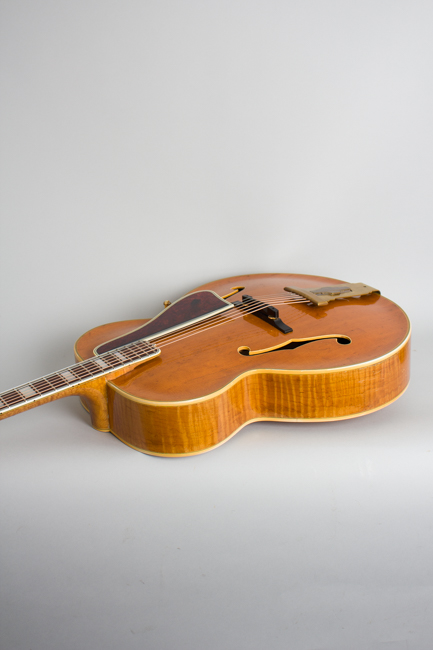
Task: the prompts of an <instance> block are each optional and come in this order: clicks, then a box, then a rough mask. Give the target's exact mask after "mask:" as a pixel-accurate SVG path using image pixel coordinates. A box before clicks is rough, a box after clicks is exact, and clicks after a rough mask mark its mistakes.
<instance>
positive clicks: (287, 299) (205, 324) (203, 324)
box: [102, 296, 309, 350]
mask: <svg viewBox="0 0 433 650" xmlns="http://www.w3.org/2000/svg"><path fill="white" fill-rule="evenodd" d="M308 302H309V301H308V300H307V299H306V298H301V297H298V298H296V297H295V296H284V301H278V302H275V301H272V303H271V302H269V303H268V305H271V306H276V305H286V304H287V305H291V304H299V303H304V304H306V303H308ZM252 303H254V304H251V303H250V304H247V303H242V306H243V307H244V309H239V312H236V316H235V315H234V314H233V311H232V310H231V311H230V313H228V312H224V313H223V314H221V313H220V314H215V316H211V317H210V318H208V319H207V320H204V321H200V322H199V323H192V324H191V325H187V324H186V325H185V327H183V328H182V330H181V331H176V332H169V333H167V334H162V335H161V336H160V337H157V338H155V339H152V342H153V341H158V342H159V341H170V342H172V341H173V342H175V340H179V339H182V338H184V336H183V334H184V333H186V334H188V335H190V334H195V333H198V332H200V331H202V330H203V329H206V330H207V329H210V327H212V326H214V325H219V324H223V323H228V322H231V321H233V320H236V319H237V318H241V317H243V316H245V315H248V314H253V313H254V312H256V311H261V310H262V309H263V305H258V304H257V303H258V301H257V300H256V299H253V301H252ZM232 304H233V303H232ZM118 338H122V337H118ZM144 339H146V336H143V337H142V338H141V339H137V340H144ZM174 339H175V340H174ZM102 345H103V344H102ZM119 347H121V346H119ZM114 349H115V348H113V350H114Z"/></svg>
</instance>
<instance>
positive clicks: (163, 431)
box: [0, 274, 410, 456]
mask: <svg viewBox="0 0 433 650" xmlns="http://www.w3.org/2000/svg"><path fill="white" fill-rule="evenodd" d="M167 302H168V301H167ZM409 338H410V323H409V320H408V318H407V316H406V314H405V313H404V312H403V310H402V309H401V308H400V307H398V306H397V305H396V304H395V303H393V302H391V301H390V300H388V299H386V298H384V297H383V296H381V295H380V293H379V291H378V290H377V289H374V288H373V287H369V286H367V285H364V284H362V283H357V284H350V283H344V282H342V281H341V280H335V279H331V278H324V277H319V276H307V275H294V274H260V275H245V276H237V277H231V278H227V279H224V280H218V281H216V282H212V283H209V284H206V285H203V286H201V287H198V288H196V289H194V290H192V291H191V292H189V293H188V294H187V295H186V296H185V297H183V298H181V299H179V300H177V301H176V302H174V303H173V304H168V305H167V303H166V309H164V310H163V311H162V312H161V313H160V314H159V315H157V316H156V317H155V318H153V319H151V320H144V319H142V320H134V321H121V322H117V323H110V324H108V325H102V326H99V327H96V328H95V329H92V330H90V331H89V332H87V333H86V334H84V335H83V336H82V337H81V338H80V339H79V340H78V341H77V343H76V345H75V356H76V361H77V363H76V364H74V365H73V366H70V367H69V368H66V369H63V370H62V371H59V372H57V373H53V374H52V375H49V376H47V377H45V378H41V379H39V380H35V381H34V382H31V383H29V384H25V385H24V386H21V387H18V388H16V389H13V390H11V391H7V392H6V393H3V394H1V395H0V418H1V417H7V416H9V415H13V414H15V413H18V412H20V411H23V410H27V409H28V408H32V407H33V406H37V405H38V404H40V403H44V402H46V401H51V400H53V399H58V398H60V397H63V396H65V395H79V396H80V397H81V400H82V402H83V405H84V406H85V407H86V408H87V409H88V410H89V411H90V415H91V419H92V424H93V426H94V427H95V428H98V429H100V430H106V431H111V432H112V433H114V435H116V436H117V437H118V438H119V439H121V440H122V441H123V442H125V443H126V444H128V445H130V446H131V447H133V448H135V449H138V450H139V451H143V452H146V453H149V454H155V455H161V456H179V455H191V454H197V453H201V452H203V451H207V450H209V449H212V448H214V447H216V446H218V445H219V444H222V443H223V442H225V441H226V440H227V439H228V438H230V437H231V436H232V435H234V433H236V431H238V430H239V429H240V428H241V427H243V426H244V425H245V424H247V423H248V422H252V421H257V420H284V421H324V420H334V419H344V418H351V417H356V416H359V415H364V414H367V413H370V412H372V411H375V410H377V409H379V408H382V407H384V406H386V405H387V404H390V403H391V402H393V401H394V400H395V399H397V398H398V397H399V396H400V395H401V394H402V393H403V392H404V390H405V389H406V387H407V384H408V381H409Z"/></svg>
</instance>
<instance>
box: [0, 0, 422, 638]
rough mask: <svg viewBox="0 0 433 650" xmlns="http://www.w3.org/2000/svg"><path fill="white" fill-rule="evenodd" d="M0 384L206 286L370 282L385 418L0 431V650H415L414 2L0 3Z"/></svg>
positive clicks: (418, 453) (61, 406) (69, 402)
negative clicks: (81, 340) (113, 325)
mask: <svg viewBox="0 0 433 650" xmlns="http://www.w3.org/2000/svg"><path fill="white" fill-rule="evenodd" d="M0 22H1V25H0V48H1V63H0V66H1V67H0V73H1V96H2V100H1V108H0V110H1V115H0V129H1V152H0V164H1V169H0V182H1V205H0V210H1V212H0V218H1V233H0V235H1V238H0V255H1V258H0V272H1V274H0V277H1V314H0V329H1V332H0V334H1V336H0V350H1V359H2V361H1V377H0V390H6V389H8V388H10V387H12V386H14V385H17V384H20V383H23V382H25V381H28V380H30V379H32V378H34V377H38V376H41V375H43V374H45V373H48V372H50V371H52V370H55V369H57V368H61V367H64V366H65V365H68V364H69V363H70V362H71V361H72V345H73V343H74V341H75V340H76V339H77V338H78V337H79V336H80V335H81V334H82V333H83V332H85V331H86V330H87V329H89V328H91V327H93V326H96V325H99V324H102V323H104V322H109V321H113V320H125V319H129V318H139V317H146V316H152V315H154V314H155V313H157V312H158V311H159V310H160V309H161V307H162V302H163V301H164V300H166V299H170V300H174V299H176V298H177V297H179V296H180V295H182V294H183V293H185V292H186V291H188V290H189V289H191V288H193V287H195V286H198V285H200V284H202V283H204V282H206V281H211V280H213V279H217V278H220V277H226V276H229V275H233V274H238V273H239V274H242V273H259V272H298V273H309V274H318V275H325V276H330V277H336V278H341V279H342V280H345V281H352V282H358V281H363V282H366V283H368V284H371V285H373V286H376V287H379V288H380V289H381V290H382V293H383V294H384V295H386V296H387V297H389V298H391V299H393V300H395V301H396V302H398V303H399V304H400V305H401V306H402V307H403V308H404V309H405V310H406V311H407V312H408V314H409V316H410V317H411V319H412V321H413V325H414V346H413V347H414V354H413V380H412V384H411V386H410V388H409V391H408V392H407V393H406V394H405V395H404V396H403V397H402V398H401V399H400V400H399V401H398V402H396V403H395V404H393V405H392V406H390V407H388V408H387V409H385V410H383V411H380V412H378V413H376V414H373V415H370V416H369V417H366V418H361V419H356V420H352V421H346V422H338V423H332V424H331V423H328V424H322V425H313V424H311V425H310V424H305V425H289V424H266V423H263V424H254V425H250V426H248V427H246V428H245V429H243V430H242V431H241V432H240V433H239V434H237V435H236V436H235V437H234V438H233V439H232V440H231V441H230V442H228V443H227V444H226V445H223V446H222V447H220V448H219V449H217V450H215V451H213V452H212V453H210V454H205V455H203V456H199V457H196V458H190V459H180V460H166V459H156V458H151V457H148V456H144V455H141V454H139V453H137V452H134V451H133V450H131V449H129V448H128V447H126V446H124V445H122V444H121V443H120V442H119V441H117V439H115V438H114V437H113V436H111V435H109V434H103V433H98V432H96V431H93V430H92V429H91V428H90V427H89V425H88V417H87V415H86V414H85V412H84V411H82V410H81V408H80V406H79V404H78V403H77V401H76V400H73V399H66V400H62V401H60V402H57V403H55V404H51V405H47V406H44V407H41V408H39V409H35V410H32V411H29V412H27V413H25V414H22V415H20V416H18V417H16V418H11V419H8V420H6V421H4V422H2V423H1V427H0V429H1V433H0V446H1V449H2V456H1V458H2V461H1V463H2V485H1V490H2V524H1V553H2V564H1V572H2V573H1V576H0V577H1V597H2V605H1V607H0V612H1V614H0V616H1V632H0V647H1V648H5V650H6V649H7V650H18V649H19V650H46V649H47V648H55V649H56V650H72V649H75V648H77V649H80V650H82V649H87V648H88V649H89V650H91V649H92V650H95V649H99V648H101V649H102V648H104V650H111V649H113V650H118V648H120V647H121V648H127V649H131V650H134V649H135V648H143V647H145V648H152V649H158V650H159V649H164V650H168V649H170V650H171V649H172V648H173V649H176V650H180V649H188V650H189V649H190V648H207V649H210V650H214V649H215V650H216V649H219V648H233V649H235V648H236V649H238V648H245V649H248V650H256V649H257V650H261V649H262V648H264V647H270V648H278V649H279V648H285V649H286V648H293V649H296V650H298V649H299V650H319V649H320V650H331V649H332V650H334V649H337V650H347V648H354V649H355V650H376V649H378V650H379V649H380V650H382V648H386V649H387V650H412V649H413V650H415V649H416V650H430V648H431V638H432V633H433V623H432V620H433V611H432V602H433V601H432V597H433V583H432V580H433V566H432V559H431V544H432V541H433V540H432V537H433V517H432V499H433V478H432V476H433V473H432V451H433V450H432V441H431V431H432V421H431V415H430V402H431V381H430V374H429V372H428V371H429V367H428V365H427V364H428V360H429V354H431V352H432V344H431V338H430V335H429V331H431V321H432V316H433V314H432V311H433V310H432V307H431V305H432V300H431V297H430V295H429V291H430V285H431V276H432V270H433V268H432V262H431V242H432V235H433V227H432V221H431V215H432V208H433V190H432V188H433V184H432V173H433V164H432V163H433V153H432V152H433V128H432V118H431V116H432V114H433V75H432V70H433V39H432V37H431V35H432V30H433V5H432V4H431V3H430V2H417V1H412V2H410V3H409V2H400V1H398V2H395V1H392V2H391V1H380V2H377V1H376V2H368V1H367V2H362V3H353V2H351V3H347V2H338V1H334V0H329V1H326V2H308V3H307V2H300V1H296V2H293V1H292V2H290V1H288V2H283V1H282V0H271V1H268V2H258V1H250V2H245V1H232V2H225V1H220V2H214V1H213V0H211V1H208V2H190V1H184V2H174V1H173V0H168V1H165V2H164V1H160V2H150V1H142V2H139V1H137V0H135V1H133V0H123V1H122V2H120V1H109V2H108V1H107V2H102V1H101V0H99V1H96V0H94V1H92V0H88V1H86V2H82V1H78V2H66V1H64V0H57V1H56V2H54V1H48V0H35V1H31V2H30V1H20V0H2V2H0Z"/></svg>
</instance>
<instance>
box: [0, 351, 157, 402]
mask: <svg viewBox="0 0 433 650" xmlns="http://www.w3.org/2000/svg"><path fill="white" fill-rule="evenodd" d="M159 353H160V350H159V349H158V348H157V347H156V346H155V345H153V343H150V342H149V341H135V342H134V343H130V344H128V345H124V346H122V347H120V348H117V349H116V350H112V351H110V352H106V353H105V354H101V355H100V356H97V357H93V358H92V359H87V360H86V361H81V362H80V363H76V364H74V365H73V366H68V367H67V368H63V370H58V371H57V372H54V373H52V374H51V375H46V376H45V377H40V378H39V379H35V380H34V381H32V382H30V383H28V384H23V385H22V386H17V387H16V388H12V389H11V390H8V391H6V392H4V393H0V415H1V414H2V413H6V412H7V411H10V410H12V409H14V408H18V407H20V406H23V405H25V404H30V403H31V402H35V401H37V400H39V399H42V398H43V397H48V396H49V395H53V394H55V393H59V392H61V391H62V390H64V389H66V388H69V387H70V386H76V385H77V384H82V383H85V382H87V381H89V380H91V379H94V378H95V377H101V376H102V375H108V374H109V373H110V372H113V370H118V369H120V368H125V367H127V366H130V365H132V364H135V363H137V361H145V360H147V359H149V358H150V357H155V356H157V355H158V354H159Z"/></svg>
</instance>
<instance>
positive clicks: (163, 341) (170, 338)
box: [152, 300, 308, 348]
mask: <svg viewBox="0 0 433 650" xmlns="http://www.w3.org/2000/svg"><path fill="white" fill-rule="evenodd" d="M307 302H308V301H307V300H299V301H292V302H291V304H293V303H294V304H299V303H302V304H305V303H307ZM276 304H278V305H284V304H286V305H287V306H290V304H289V303H287V302H284V303H282V302H281V303H276ZM261 309H263V307H262V306H261V307H258V308H251V309H248V310H240V313H238V314H237V315H236V316H235V315H233V317H226V318H225V319H219V321H217V322H214V323H212V324H209V323H208V322H207V323H204V324H203V325H202V327H199V328H194V329H191V330H190V331H188V332H185V329H184V330H182V331H181V332H177V333H176V335H166V336H164V335H163V336H161V337H158V338H155V339H153V340H152V342H153V343H158V346H159V347H161V348H162V347H166V346H167V345H170V344H171V343H176V342H178V341H182V340H184V339H186V338H189V337H190V336H194V335H195V334H198V333H200V332H202V331H205V330H206V331H207V330H210V329H213V328H214V327H218V326H220V325H224V324H228V323H230V322H232V321H234V320H237V319H238V318H243V317H244V316H245V315H248V314H254V313H255V312H256V311H261ZM303 315H304V314H303V313H302V314H300V315H299V316H298V318H301V317H302V316H303ZM230 316H231V314H230ZM298 318H291V321H290V322H291V323H293V322H295V321H297V320H298ZM289 333H290V332H288V334H289Z"/></svg>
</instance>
